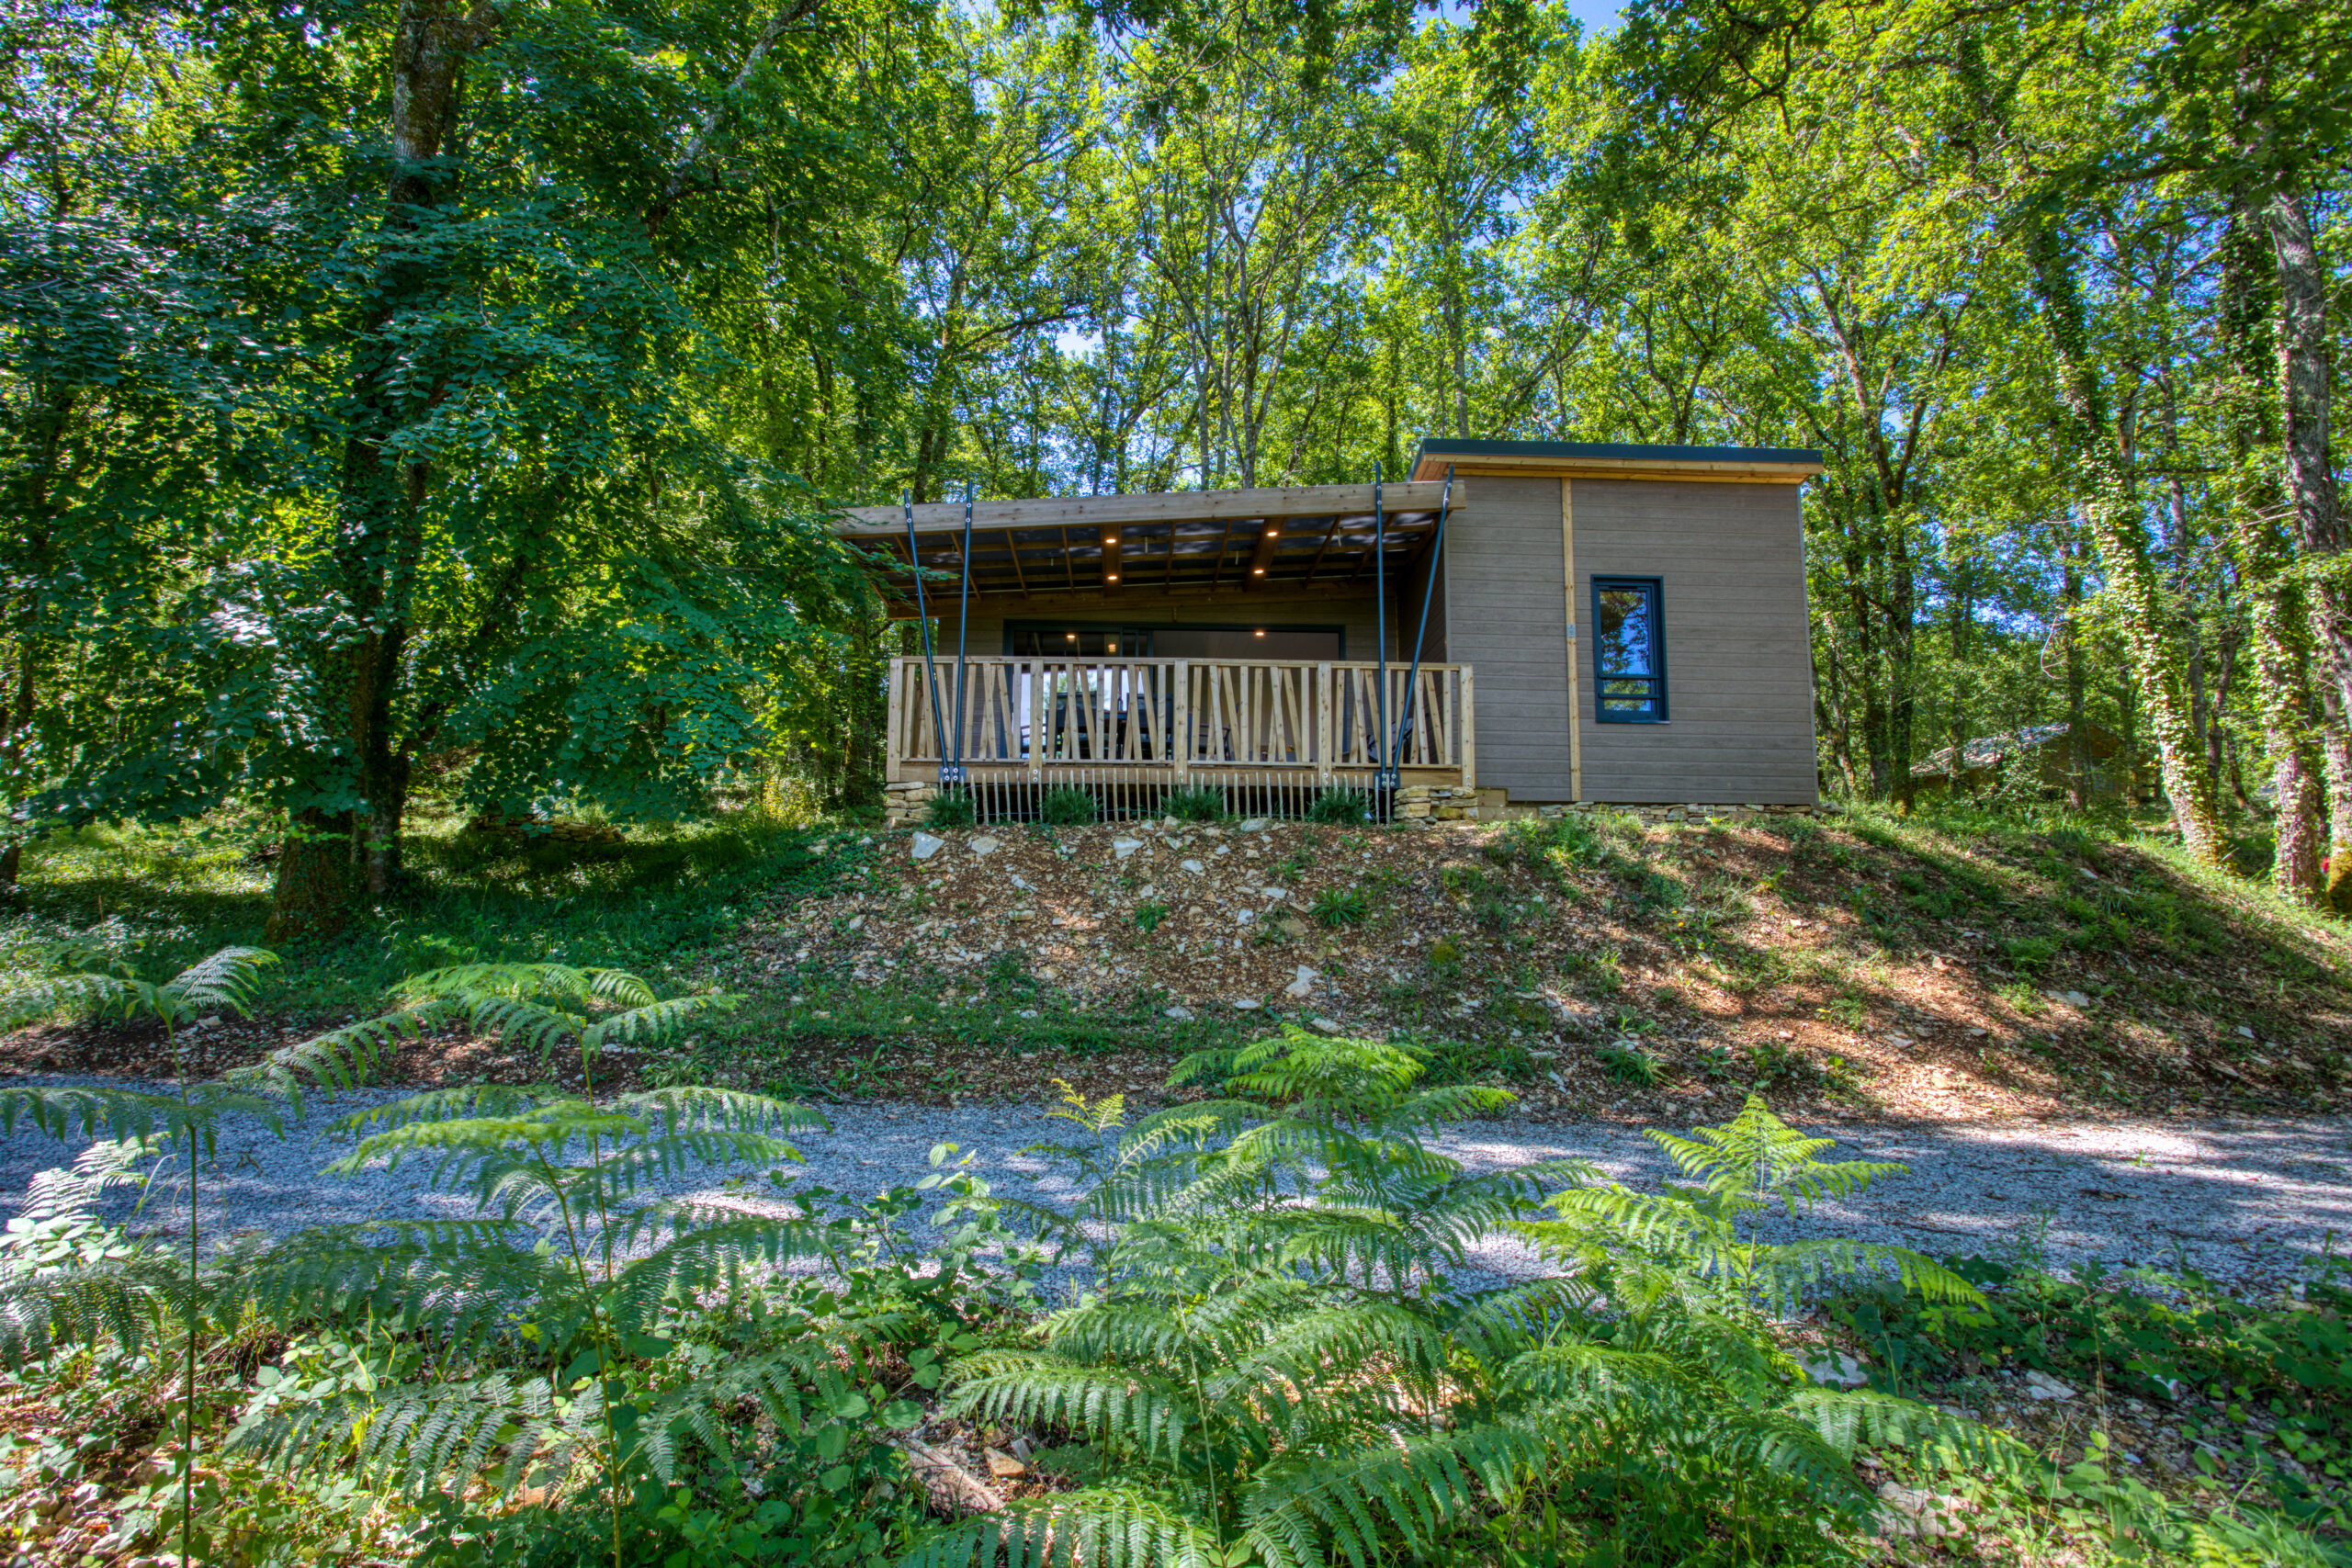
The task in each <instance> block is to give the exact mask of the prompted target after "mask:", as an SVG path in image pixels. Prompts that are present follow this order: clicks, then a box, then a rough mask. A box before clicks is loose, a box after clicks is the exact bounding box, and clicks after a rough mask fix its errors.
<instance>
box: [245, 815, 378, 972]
mask: <svg viewBox="0 0 2352 1568" xmlns="http://www.w3.org/2000/svg"><path fill="white" fill-rule="evenodd" d="M361 886H363V884H362V882H361V879H360V877H359V874H358V867H357V865H356V862H355V857H354V856H353V853H352V842H351V814H350V813H349V812H347V811H345V812H334V813H329V812H325V811H299V812H296V813H295V814H294V816H293V818H292V819H291V820H289V821H288V823H287V827H286V838H285V840H284V841H283V842H282V843H280V844H279V846H278V851H277V889H276V891H275V892H274V893H273V894H272V896H271V898H270V911H269V925H268V928H267V930H266V933H265V935H264V939H263V940H265V941H266V942H269V943H270V945H271V946H273V947H275V946H277V944H278V943H280V942H292V941H294V940H296V939H298V938H301V937H318V938H327V939H331V938H334V937H338V936H341V935H342V934H343V932H344V931H345V928H346V927H347V926H348V925H349V924H350V921H351V913H352V906H353V904H354V903H356V900H357V898H358V894H359V889H360V887H361Z"/></svg>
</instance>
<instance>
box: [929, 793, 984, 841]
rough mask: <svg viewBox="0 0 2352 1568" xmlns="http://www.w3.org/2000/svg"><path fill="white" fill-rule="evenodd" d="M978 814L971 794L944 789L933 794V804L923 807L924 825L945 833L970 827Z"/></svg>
mask: <svg viewBox="0 0 2352 1568" xmlns="http://www.w3.org/2000/svg"><path fill="white" fill-rule="evenodd" d="M976 818H978V812H977V811H976V810H975V809H974V808H973V806H972V797H971V796H970V795H965V794H962V793H961V792H958V793H956V794H953V795H951V794H948V793H946V792H945V791H942V792H941V793H940V794H938V795H933V796H932V797H931V804H930V805H929V806H926V807H923V812H922V825H923V826H924V827H926V828H929V829H933V831H934V832H942V833H944V832H950V831H953V830H954V829H958V828H968V827H970V826H971V825H972V823H973V821H974V820H975V819H976Z"/></svg>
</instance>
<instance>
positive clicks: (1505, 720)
mask: <svg viewBox="0 0 2352 1568" xmlns="http://www.w3.org/2000/svg"><path fill="white" fill-rule="evenodd" d="M1466 488H1467V490H1468V491H1469V496H1470V500H1469V502H1468V504H1466V505H1462V506H1461V507H1460V510H1459V511H1458V512H1457V513H1456V514H1455V516H1454V518H1453V522H1452V523H1451V524H1450V525H1448V526H1447V529H1446V535H1445V554H1446V563H1445V582H1444V585H1443V588H1442V592H1443V594H1444V596H1445V647H1446V654H1447V656H1448V658H1449V660H1451V661H1452V662H1453V663H1457V664H1467V665H1469V666H1471V667H1472V670H1473V672H1474V674H1475V676H1476V682H1477V686H1476V696H1475V698H1474V701H1475V703H1476V714H1477V724H1478V783H1479V784H1482V785H1497V786H1499V787H1501V788H1504V789H1507V790H1509V791H1510V797H1511V799H1513V800H1515V801H1546V800H1566V799H1567V798H1568V660H1567V642H1566V638H1567V630H1568V627H1567V618H1566V615H1565V614H1564V613H1563V609H1562V602H1561V593H1560V582H1561V575H1562V572H1563V571H1564V570H1565V567H1564V563H1563V562H1562V560H1561V557H1560V481H1559V480H1557V479H1501V478H1494V477H1490V476H1487V475H1484V474H1482V475H1480V476H1478V478H1476V479H1473V480H1471V481H1470V482H1469V484H1468V486H1467V487H1466ZM1579 552H1581V540H1579Z"/></svg>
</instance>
